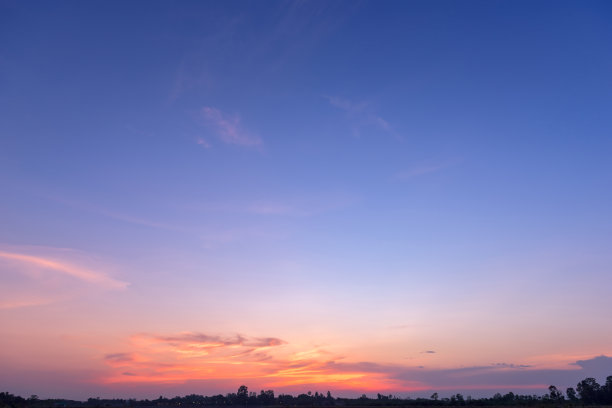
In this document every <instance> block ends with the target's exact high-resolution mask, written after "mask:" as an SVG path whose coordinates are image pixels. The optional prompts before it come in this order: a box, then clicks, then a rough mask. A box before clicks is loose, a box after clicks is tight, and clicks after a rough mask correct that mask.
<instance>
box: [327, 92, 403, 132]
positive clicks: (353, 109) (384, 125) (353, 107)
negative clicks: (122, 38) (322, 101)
mask: <svg viewBox="0 0 612 408" xmlns="http://www.w3.org/2000/svg"><path fill="white" fill-rule="evenodd" d="M325 98H326V99H327V100H328V102H329V103H330V105H332V106H334V107H336V108H338V109H341V110H343V111H344V112H346V114H347V116H348V117H349V119H350V120H351V122H352V123H351V124H352V127H353V132H354V134H355V135H356V136H359V134H360V133H361V129H362V128H363V127H366V126H373V127H375V128H378V129H379V130H382V131H384V132H386V133H388V134H390V135H392V136H394V137H395V138H398V139H401V137H399V135H398V134H397V133H396V132H395V130H394V129H393V128H392V126H391V124H390V123H389V122H388V121H387V120H385V119H383V118H382V117H381V116H380V115H379V114H377V113H376V112H375V111H374V110H373V109H372V107H371V106H370V104H369V103H367V102H353V101H351V100H349V99H344V98H340V97H337V96H325Z"/></svg>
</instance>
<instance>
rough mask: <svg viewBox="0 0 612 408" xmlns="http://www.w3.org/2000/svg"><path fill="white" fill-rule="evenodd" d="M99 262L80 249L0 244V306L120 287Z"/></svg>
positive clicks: (38, 303) (124, 285) (124, 284)
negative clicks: (0, 286) (0, 279)
mask: <svg viewBox="0 0 612 408" xmlns="http://www.w3.org/2000/svg"><path fill="white" fill-rule="evenodd" d="M106 271H108V268H107V267H105V266H102V264H101V262H100V261H98V260H95V259H93V258H91V257H90V256H87V255H85V254H83V253H80V252H79V251H75V250H70V249H65V248H49V247H34V246H9V245H2V246H0V275H1V276H2V289H3V294H2V296H1V299H0V309H5V310H6V309H19V308H24V307H35V306H43V305H47V304H51V303H56V302H59V301H65V300H69V299H73V298H77V297H81V296H85V295H86V294H89V293H92V291H99V290H123V289H125V288H127V286H128V285H129V284H128V283H127V282H124V281H121V280H118V279H116V278H113V277H112V276H111V275H110V274H109V273H107V272H106Z"/></svg>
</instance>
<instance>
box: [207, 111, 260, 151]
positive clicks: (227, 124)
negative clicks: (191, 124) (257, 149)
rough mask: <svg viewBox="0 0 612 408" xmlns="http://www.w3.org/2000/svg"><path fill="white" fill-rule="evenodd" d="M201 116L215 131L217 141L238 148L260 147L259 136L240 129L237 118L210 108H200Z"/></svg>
mask: <svg viewBox="0 0 612 408" xmlns="http://www.w3.org/2000/svg"><path fill="white" fill-rule="evenodd" d="M202 114H203V116H204V119H206V122H207V123H208V125H210V126H211V127H212V128H213V129H214V130H215V132H216V133H217V136H218V137H219V139H221V141H223V142H224V143H227V144H234V145H239V146H260V145H261V144H262V143H263V142H262V140H261V138H260V137H259V136H256V135H253V134H251V133H250V132H247V131H246V130H244V129H243V128H242V125H241V123H240V118H239V117H238V116H230V115H227V114H225V113H223V112H221V111H220V110H219V109H216V108H212V107H210V106H205V107H204V108H202ZM198 144H200V143H199V142H198Z"/></svg>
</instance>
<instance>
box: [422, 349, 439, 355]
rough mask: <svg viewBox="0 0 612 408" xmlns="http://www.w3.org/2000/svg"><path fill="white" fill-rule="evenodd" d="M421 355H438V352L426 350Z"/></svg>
mask: <svg viewBox="0 0 612 408" xmlns="http://www.w3.org/2000/svg"><path fill="white" fill-rule="evenodd" d="M421 354H436V352H435V351H434V350H425V351H421Z"/></svg>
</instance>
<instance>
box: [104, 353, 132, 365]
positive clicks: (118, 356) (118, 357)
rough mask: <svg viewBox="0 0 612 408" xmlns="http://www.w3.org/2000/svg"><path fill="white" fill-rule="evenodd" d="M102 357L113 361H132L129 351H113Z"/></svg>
mask: <svg viewBox="0 0 612 408" xmlns="http://www.w3.org/2000/svg"><path fill="white" fill-rule="evenodd" d="M104 359H105V360H106V361H111V362H113V363H127V362H131V361H134V356H133V355H132V354H130V353H113V354H107V355H105V356H104Z"/></svg>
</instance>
